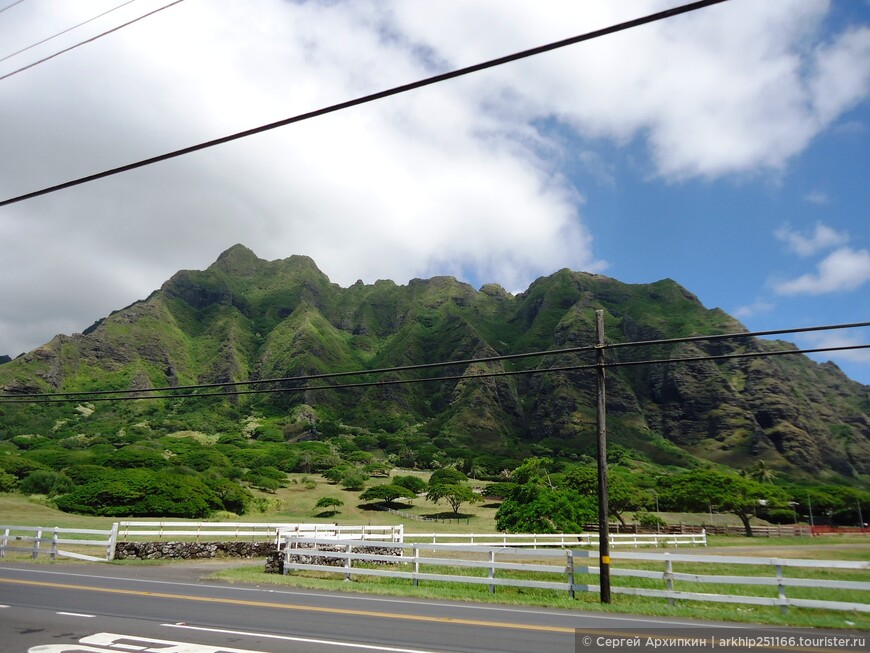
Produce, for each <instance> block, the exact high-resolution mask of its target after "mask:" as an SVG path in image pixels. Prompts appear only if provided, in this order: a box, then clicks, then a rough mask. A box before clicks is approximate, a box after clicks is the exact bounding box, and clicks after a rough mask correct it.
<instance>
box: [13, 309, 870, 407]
mask: <svg viewBox="0 0 870 653" xmlns="http://www.w3.org/2000/svg"><path fill="white" fill-rule="evenodd" d="M868 326H870V322H851V323H846V324H825V325H820V326H810V327H797V328H792V329H770V330H766V331H744V332H737V333H721V334H712V335H700V336H683V337H680V338H667V339H659V340H638V341H634V342H614V343H606V344H604V345H602V346H599V345H585V346H580V347H565V348H561V349H547V350H541V351H530V352H523V353H519V354H499V355H496V356H485V357H482V358H465V359H458V360H451V361H440V362H437V363H417V364H414V365H401V366H397V367H380V368H373V369H367V370H352V371H348V372H328V373H322V374H305V375H300V376H291V377H275V378H269V379H250V380H248V381H222V382H220V383H196V384H191V385H176V386H164V387H151V388H139V389H136V390H130V389H127V390H89V391H85V392H46V393H36V394H29V395H27V396H28V398H43V397H46V398H47V397H61V396H67V395H74V396H76V397H91V396H99V395H109V394H117V393H119V392H138V393H144V392H168V391H178V390H205V389H210V388H228V387H237V386H249V385H267V384H275V383H293V382H296V383H298V382H301V381H317V380H324V379H336V378H342V377H347V376H363V375H372V374H375V375H377V374H395V373H402V372H413V371H419V370H426V369H434V368H438V367H457V366H460V365H472V364H475V363H477V364H480V363H495V362H504V361H510V360H519V359H523V358H533V357H542V356H563V355H566V354H582V353H591V352H594V351H597V350H598V349H618V348H622V347H645V346H652V345H668V344H679V343H685V342H697V341H703V340H712V341H715V340H726V339H728V340H733V339H736V338H757V337H764V336H773V335H784V334H789V333H808V332H816V331H832V330H838V329H840V330H842V329H855V328H861V327H868ZM625 364H626V365H627V364H629V363H625ZM608 365H609V364H608ZM330 387H332V386H330ZM173 396H174V395H173ZM197 396H204V395H197ZM15 397H21V395H17V394H0V399H6V398H15Z"/></svg>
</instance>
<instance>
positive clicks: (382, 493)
mask: <svg viewBox="0 0 870 653" xmlns="http://www.w3.org/2000/svg"><path fill="white" fill-rule="evenodd" d="M416 496H417V495H416V494H414V493H413V492H411V490H409V489H408V488H404V487H402V486H400V485H394V484H392V483H389V484H387V485H375V486H374V487H370V488H369V489H368V490H366V491H365V492H363V493H362V494H360V495H359V498H360V499H362V500H363V501H371V502H375V503H383V504H385V505H386V504H390V503H393V502H394V501H395V500H396V499H413V498H414V497H416Z"/></svg>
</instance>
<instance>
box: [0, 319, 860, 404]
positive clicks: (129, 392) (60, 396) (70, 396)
mask: <svg viewBox="0 0 870 653" xmlns="http://www.w3.org/2000/svg"><path fill="white" fill-rule="evenodd" d="M866 326H870V322H857V323H851V324H844V325H824V326H819V327H801V328H796V329H777V330H774V331H759V332H754V333H757V334H784V333H805V332H808V331H827V330H831V329H846V328H856V327H866ZM741 337H755V336H754V334H753V333H750V332H747V333H737V334H714V335H710V336H686V337H683V338H671V339H666V340H651V341H637V342H630V343H611V344H604V345H592V346H587V347H572V348H567V349H558V350H546V351H538V352H527V353H523V354H505V355H502V356H489V357H486V358H475V359H464V360H458V361H457V360H454V361H442V362H437V363H424V364H418V365H405V366H400V367H392V368H380V369H375V370H356V371H349V372H335V373H329V374H310V375H300V376H296V377H281V378H275V379H257V380H252V381H234V382H223V383H209V384H196V385H187V386H166V387H159V388H141V389H131V388H128V389H124V390H97V391H84V392H56V393H34V394H28V395H22V394H3V395H0V403H68V402H81V401H134V400H141V399H188V398H194V399H201V398H206V397H227V396H239V395H250V394H267V393H269V394H272V393H292V392H308V391H314V390H339V389H349V388H367V387H378V386H388V385H402V384H408V383H428V382H444V381H460V380H473V379H478V378H490V377H498V376H518V375H529V374H543V373H555V372H568V371H576V370H585V369H596V368H598V367H599V364H598V363H591V364H584V365H570V366H561V367H548V368H540V367H539V368H533V369H525V370H501V371H497V372H482V373H476V374H461V375H448V376H436V377H426V378H416V379H415V378H411V379H389V380H381V381H360V382H354V383H341V384H336V385H319V386H311V385H301V386H297V387H286V386H285V387H279V388H257V389H249V390H225V391H222V392H207V393H188V394H157V395H153V394H146V393H152V392H161V393H169V392H172V393H175V392H177V391H181V390H199V389H214V388H233V387H239V386H247V385H261V384H277V383H300V382H308V381H322V380H326V379H331V378H340V377H346V376H362V375H372V374H387V373H401V372H406V371H413V370H421V369H431V368H434V367H453V366H458V365H471V364H481V363H490V362H501V361H505V360H514V359H517V358H524V357H531V356H552V355H555V354H562V355H564V354H566V353H578V352H582V353H591V352H592V351H597V350H598V349H606V348H615V347H623V346H646V345H651V344H656V345H661V344H678V343H683V342H694V341H697V340H722V339H724V338H741ZM860 349H870V345H843V346H838V347H817V348H811V349H787V350H779V351H766V352H765V351H762V352H758V351H756V352H736V353H731V354H718V355H715V354H714V355H711V354H706V355H702V356H687V357H679V358H663V359H646V360H632V361H611V362H605V363H603V364H602V365H601V366H603V367H627V366H638V365H661V364H670V363H686V362H697V361H720V360H729V359H736V358H759V357H767V356H782V355H793V354H810V353H822V352H832V351H848V350H860ZM119 394H123V395H126V396H123V397H117V396H108V395H119Z"/></svg>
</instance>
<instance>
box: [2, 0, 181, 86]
mask: <svg viewBox="0 0 870 653" xmlns="http://www.w3.org/2000/svg"><path fill="white" fill-rule="evenodd" d="M181 2H184V0H174V1H173V2H170V3H169V4H167V5H163V6H162V7H158V8H157V9H155V10H153V11H149V12H148V13H147V14H144V15H142V16H139V17H138V18H134V19H133V20H129V21H127V22H126V23H123V24H121V25H118V26H117V27H113V28H112V29H109V30H106V31H105V32H101V33H99V34H97V35H96V36H92V37H91V38H89V39H85V40H84V41H79V42H78V43H76V44H75V45H71V46H69V47H68V48H64V49H63V50H60V51H58V52H55V53H54V54H52V55H49V56H47V57H43V58H42V59H40V60H39V61H34V62H33V63H30V64H27V65H26V66H22V67H21V68H18V69H17V70H13V71H12V72H10V73H6V74H5V75H0V81H3V80H4V79H8V78H9V77H12V76H13V75H17V74H18V73H21V72H24V71H25V70H29V69H31V68H33V67H35V66H38V65H40V64H43V63H45V62H46V61H51V60H52V59H54V58H55V57H59V56H60V55H62V54H66V53H67V52H69V51H70V50H75V49H76V48H80V47H81V46H83V45H87V44H88V43H93V42H94V41H96V40H97V39H101V38H103V37H104V36H108V35H109V34H112V33H114V32H117V31H118V30H120V29H123V28H125V27H127V26H129V25H132V24H133V23H138V22H139V21H140V20H144V19H145V18H148V17H149V16H153V15H154V14H156V13H158V12H161V11H163V10H164V9H169V8H170V7H173V6H175V5H177V4H179V3H181Z"/></svg>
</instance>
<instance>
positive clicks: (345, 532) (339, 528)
mask: <svg viewBox="0 0 870 653" xmlns="http://www.w3.org/2000/svg"><path fill="white" fill-rule="evenodd" d="M403 533H404V526H402V525H398V526H343V525H341V524H324V523H317V524H287V523H284V524H272V523H263V522H164V521H122V522H119V523H118V537H119V539H121V540H122V541H124V540H129V539H131V538H132V539H135V538H142V537H156V538H158V539H163V538H165V537H187V538H194V539H195V540H196V541H199V540H207V541H226V540H239V539H242V538H250V539H251V540H257V539H260V540H275V541H281V540H282V539H283V537H284V536H287V535H289V536H292V537H321V538H323V537H333V538H343V539H349V540H352V539H366V540H386V541H388V542H401V541H402V537H403ZM276 538H277V539H276Z"/></svg>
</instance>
